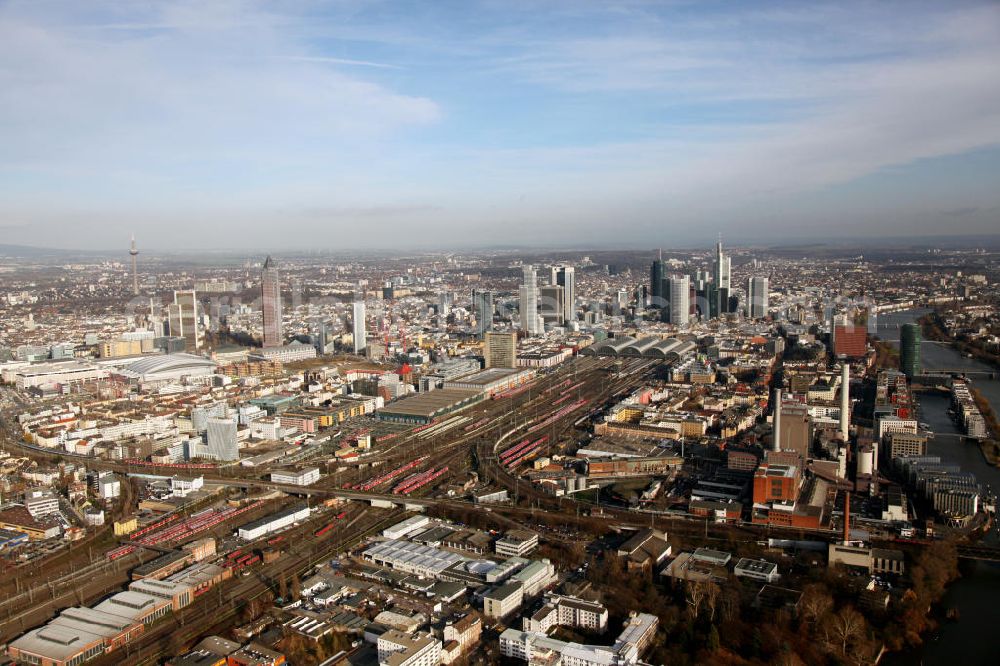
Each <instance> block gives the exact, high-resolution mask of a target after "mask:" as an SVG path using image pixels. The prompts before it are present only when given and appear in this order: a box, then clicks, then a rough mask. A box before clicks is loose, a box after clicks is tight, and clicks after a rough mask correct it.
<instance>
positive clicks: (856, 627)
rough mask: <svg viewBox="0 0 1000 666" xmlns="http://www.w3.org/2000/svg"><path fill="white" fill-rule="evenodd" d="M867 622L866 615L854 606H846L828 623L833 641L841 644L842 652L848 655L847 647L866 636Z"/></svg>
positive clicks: (828, 629)
mask: <svg viewBox="0 0 1000 666" xmlns="http://www.w3.org/2000/svg"><path fill="white" fill-rule="evenodd" d="M866 624H867V623H866V622H865V618H864V616H863V615H861V613H859V612H858V611H856V610H854V607H853V606H845V607H844V608H842V609H841V610H840V612H839V613H837V614H836V615H834V616H833V617H832V618H831V619H830V623H829V624H828V625H827V631H828V634H829V636H830V641H831V643H832V644H834V645H839V647H840V654H841V655H843V656H845V657H846V656H847V647H848V646H849V645H851V644H852V643H855V642H857V641H858V640H859V639H862V638H863V637H864V635H865V626H866Z"/></svg>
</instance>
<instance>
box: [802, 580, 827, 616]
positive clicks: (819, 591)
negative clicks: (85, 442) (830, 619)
mask: <svg viewBox="0 0 1000 666" xmlns="http://www.w3.org/2000/svg"><path fill="white" fill-rule="evenodd" d="M832 609H833V597H831V596H830V594H829V593H828V592H827V591H826V589H825V588H824V587H823V586H822V585H807V586H806V588H805V590H804V591H803V595H802V614H803V616H805V619H806V620H808V621H809V622H812V623H813V624H816V623H818V622H819V621H820V620H821V619H823V618H824V617H825V616H826V614H827V613H829V612H830V611H831V610H832Z"/></svg>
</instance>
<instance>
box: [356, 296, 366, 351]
mask: <svg viewBox="0 0 1000 666" xmlns="http://www.w3.org/2000/svg"><path fill="white" fill-rule="evenodd" d="M367 339H368V331H367V329H366V328H365V302H364V301H354V353H355V354H360V353H361V352H362V351H364V349H365V347H366V346H367V345H368V341H367Z"/></svg>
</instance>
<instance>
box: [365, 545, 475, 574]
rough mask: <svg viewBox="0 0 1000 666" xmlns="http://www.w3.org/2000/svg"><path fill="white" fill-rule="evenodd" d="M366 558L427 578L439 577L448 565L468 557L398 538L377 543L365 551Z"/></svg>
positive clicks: (378, 563) (381, 564) (390, 567)
mask: <svg viewBox="0 0 1000 666" xmlns="http://www.w3.org/2000/svg"><path fill="white" fill-rule="evenodd" d="M364 558H365V559H366V560H368V561H369V562H373V563H375V564H377V565H379V566H383V567H387V568H389V569H396V570H398V571H403V572H405V573H411V574H416V575H418V576H424V577H426V578H437V577H438V576H440V574H441V573H442V572H443V571H444V570H445V569H447V568H448V567H450V566H452V565H454V564H456V563H459V562H465V561H466V560H467V559H468V558H466V557H463V556H461V555H458V554H457V553H450V552H448V551H446V550H439V549H437V548H431V547H430V546H422V545H420V544H419V543H413V542H410V541H398V540H396V539H389V540H388V541H381V542H379V543H376V544H375V545H373V546H371V547H370V548H369V549H368V550H366V551H365V552H364Z"/></svg>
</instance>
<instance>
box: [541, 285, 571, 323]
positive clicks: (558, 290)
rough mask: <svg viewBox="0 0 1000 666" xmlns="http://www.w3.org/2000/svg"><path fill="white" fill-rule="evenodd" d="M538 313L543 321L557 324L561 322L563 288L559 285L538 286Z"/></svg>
mask: <svg viewBox="0 0 1000 666" xmlns="http://www.w3.org/2000/svg"><path fill="white" fill-rule="evenodd" d="M539 295H540V303H541V308H540V313H539V316H540V317H541V318H542V322H543V323H553V324H555V325H557V326H562V324H563V312H564V310H565V308H564V304H563V288H562V287H560V286H559V285H546V286H544V287H541V288H539Z"/></svg>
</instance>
